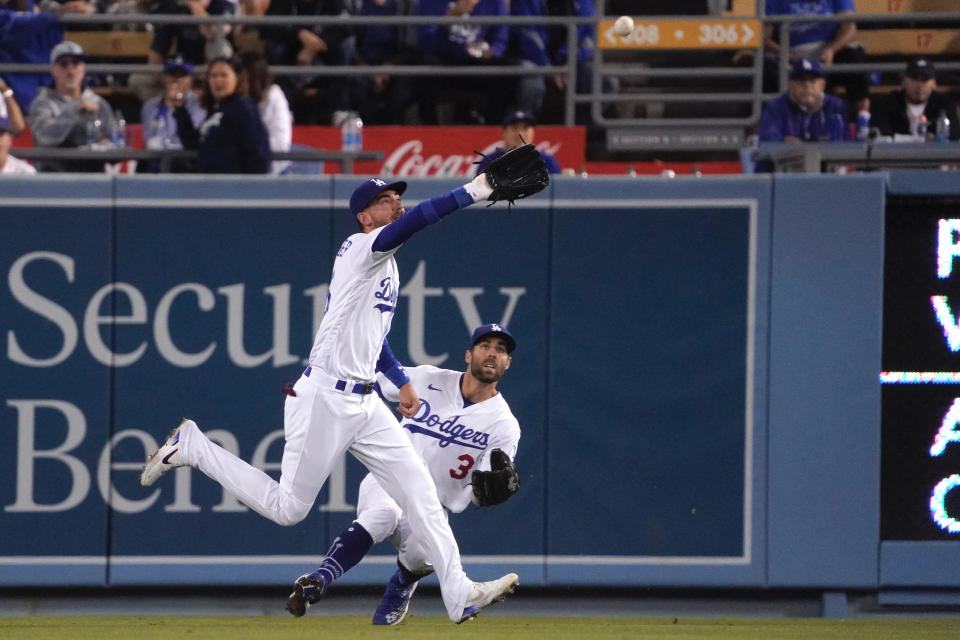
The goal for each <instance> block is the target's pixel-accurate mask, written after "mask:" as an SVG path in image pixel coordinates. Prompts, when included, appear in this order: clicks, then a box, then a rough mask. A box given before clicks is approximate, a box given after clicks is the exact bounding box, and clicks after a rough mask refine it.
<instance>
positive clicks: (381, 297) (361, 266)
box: [310, 226, 400, 382]
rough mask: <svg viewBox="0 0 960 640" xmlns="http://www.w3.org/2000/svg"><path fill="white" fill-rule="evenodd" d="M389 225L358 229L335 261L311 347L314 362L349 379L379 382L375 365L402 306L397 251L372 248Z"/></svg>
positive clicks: (313, 363) (317, 365)
mask: <svg viewBox="0 0 960 640" xmlns="http://www.w3.org/2000/svg"><path fill="white" fill-rule="evenodd" d="M384 229H386V227H385V226H384V227H380V228H379V229H374V230H373V231H371V232H370V233H355V234H353V235H352V236H350V237H349V238H347V239H346V240H344V241H343V244H342V245H340V250H339V251H337V257H336V259H335V260H334V261H333V275H332V276H331V277H330V288H329V290H328V292H327V308H326V310H325V311H324V314H323V321H322V322H321V323H320V329H319V330H318V331H317V335H316V338H314V341H313V349H311V350H310V365H311V366H313V367H317V368H319V369H320V370H322V371H324V372H326V373H328V374H330V375H332V376H335V377H337V378H345V379H348V380H360V381H364V382H373V381H374V376H375V373H374V367H375V366H376V363H377V358H378V357H379V355H380V349H381V347H382V346H383V340H384V338H386V336H387V333H389V331H390V324H391V322H393V312H394V309H395V308H396V306H397V295H398V288H399V284H400V283H399V274H398V272H397V261H396V259H395V258H394V257H393V254H394V253H396V252H397V249H399V248H400V245H397V246H396V247H394V248H392V249H390V250H388V251H372V250H371V245H372V244H373V242H374V240H376V239H377V237H378V236H379V235H380V233H381V232H383V230H384Z"/></svg>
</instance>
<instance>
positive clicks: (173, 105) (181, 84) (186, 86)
mask: <svg viewBox="0 0 960 640" xmlns="http://www.w3.org/2000/svg"><path fill="white" fill-rule="evenodd" d="M160 78H161V83H162V84H163V89H162V91H161V93H160V95H157V96H154V97H152V98H150V99H149V100H147V102H145V103H144V105H143V109H141V111H140V122H142V123H143V143H144V147H146V148H147V149H152V150H162V149H182V148H183V142H182V141H181V140H180V135H179V134H178V133H177V120H176V118H174V115H173V112H174V111H175V110H176V109H177V108H179V107H182V108H183V109H185V110H186V112H187V115H189V117H190V121H191V122H192V123H193V126H194V127H196V128H199V127H200V124H201V123H202V122H203V121H204V120H205V119H206V117H207V111H206V109H204V108H203V106H202V105H201V104H200V97H199V96H197V94H195V93H194V92H193V91H192V90H191V87H192V86H193V65H191V64H190V63H189V62H187V61H186V60H184V59H183V57H182V56H175V57H173V58H170V59H169V60H167V62H166V64H164V65H163V73H162V74H161V76H160ZM160 167H161V162H160V160H150V161H148V162H144V163H140V164H138V165H137V168H138V170H139V171H144V172H147V173H157V172H158V171H160ZM169 167H170V171H171V172H172V173H192V172H193V171H195V169H196V162H195V161H194V160H193V159H188V158H175V159H172V160H170V161H169Z"/></svg>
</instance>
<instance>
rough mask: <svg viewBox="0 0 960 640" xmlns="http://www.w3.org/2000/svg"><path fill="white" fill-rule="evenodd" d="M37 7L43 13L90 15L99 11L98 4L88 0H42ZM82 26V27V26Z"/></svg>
mask: <svg viewBox="0 0 960 640" xmlns="http://www.w3.org/2000/svg"><path fill="white" fill-rule="evenodd" d="M37 8H39V9H40V11H41V12H42V13H79V14H81V15H90V14H91V13H96V12H97V6H96V5H95V4H94V3H93V2H87V1H86V0H40V2H38V3H37ZM81 28H82V27H81Z"/></svg>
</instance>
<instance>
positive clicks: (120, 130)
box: [110, 109, 127, 149]
mask: <svg viewBox="0 0 960 640" xmlns="http://www.w3.org/2000/svg"><path fill="white" fill-rule="evenodd" d="M115 118H116V128H115V129H114V130H113V136H112V137H111V138H110V142H112V143H113V146H114V147H117V148H118V149H122V148H123V147H125V146H127V121H126V120H124V119H123V113H121V112H120V110H119V109H117V111H116V112H115Z"/></svg>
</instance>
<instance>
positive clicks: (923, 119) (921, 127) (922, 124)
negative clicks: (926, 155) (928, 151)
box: [917, 114, 927, 142]
mask: <svg viewBox="0 0 960 640" xmlns="http://www.w3.org/2000/svg"><path fill="white" fill-rule="evenodd" d="M917 137H918V138H920V142H926V141H927V116H925V115H923V114H920V119H919V120H917Z"/></svg>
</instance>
